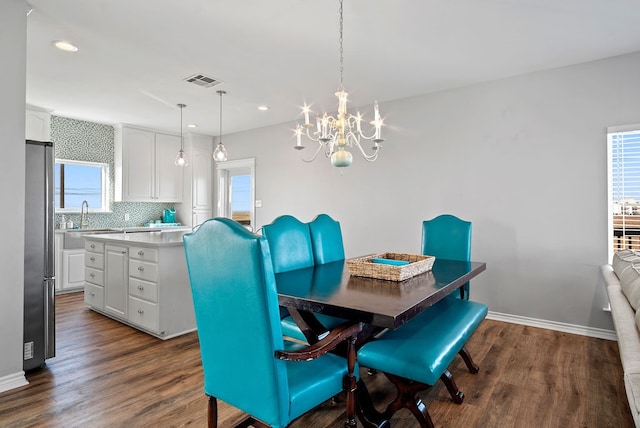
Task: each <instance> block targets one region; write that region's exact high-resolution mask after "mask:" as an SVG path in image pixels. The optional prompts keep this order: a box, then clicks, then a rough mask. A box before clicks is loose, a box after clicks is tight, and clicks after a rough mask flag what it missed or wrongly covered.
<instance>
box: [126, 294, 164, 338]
mask: <svg viewBox="0 0 640 428" xmlns="http://www.w3.org/2000/svg"><path fill="white" fill-rule="evenodd" d="M129 322H130V323H132V324H136V325H139V326H140V327H142V328H145V329H147V330H150V331H153V332H154V333H160V332H159V331H158V330H159V329H160V322H159V319H158V305H157V304H156V303H150V302H147V301H145V300H140V299H137V298H135V297H131V296H130V297H129Z"/></svg>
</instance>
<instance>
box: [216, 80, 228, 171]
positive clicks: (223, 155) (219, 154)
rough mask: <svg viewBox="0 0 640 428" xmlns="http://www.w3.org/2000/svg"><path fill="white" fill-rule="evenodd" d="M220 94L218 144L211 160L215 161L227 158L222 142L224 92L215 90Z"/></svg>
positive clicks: (223, 160) (222, 160)
mask: <svg viewBox="0 0 640 428" xmlns="http://www.w3.org/2000/svg"><path fill="white" fill-rule="evenodd" d="M216 92H218V94H219V95H220V133H219V138H218V145H217V146H216V149H215V150H214V151H213V160H214V161H216V162H225V161H226V160H227V149H225V148H224V144H222V96H223V95H224V94H226V92H225V91H216Z"/></svg>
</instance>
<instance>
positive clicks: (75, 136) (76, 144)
mask: <svg viewBox="0 0 640 428" xmlns="http://www.w3.org/2000/svg"><path fill="white" fill-rule="evenodd" d="M113 140H114V130H113V126H110V125H103V124H99V123H93V122H86V121H82V120H77V119H69V118H66V117H61V116H51V141H53V144H54V151H55V157H56V158H59V159H69V160H80V161H89V162H102V163H108V164H109V175H110V176H109V206H110V208H111V212H110V213H90V214H89V216H88V219H89V227H90V228H107V227H135V226H144V224H145V223H147V222H149V221H155V220H159V219H161V218H162V211H163V210H164V209H166V208H172V207H173V206H174V204H172V203H158V202H114V201H113V197H114V193H115V191H114V179H115V177H114V170H115V168H114V161H113ZM125 214H129V220H128V221H125V219H124V218H125ZM60 217H61V215H60V214H56V227H58V226H59V223H60ZM65 217H66V218H67V219H69V218H71V220H72V221H73V224H74V226H79V225H80V214H79V213H78V214H67V213H65Z"/></svg>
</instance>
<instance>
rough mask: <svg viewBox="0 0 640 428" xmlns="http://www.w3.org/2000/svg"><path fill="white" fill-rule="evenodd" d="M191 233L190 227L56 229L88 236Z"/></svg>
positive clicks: (60, 231)
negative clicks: (166, 232)
mask: <svg viewBox="0 0 640 428" xmlns="http://www.w3.org/2000/svg"><path fill="white" fill-rule="evenodd" d="M163 230H164V231H178V230H182V231H191V227H190V226H151V227H149V226H131V227H101V228H86V229H56V230H55V232H56V233H66V232H73V233H81V232H85V233H87V234H92V233H96V232H99V231H105V233H114V232H123V233H134V232H159V231H163Z"/></svg>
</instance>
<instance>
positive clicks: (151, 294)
mask: <svg viewBox="0 0 640 428" xmlns="http://www.w3.org/2000/svg"><path fill="white" fill-rule="evenodd" d="M129 295H131V296H133V297H137V298H139V299H144V300H148V301H150V302H157V301H158V284H156V283H155V282H149V281H143V280H141V279H137V278H129Z"/></svg>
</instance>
